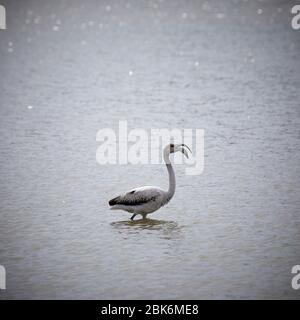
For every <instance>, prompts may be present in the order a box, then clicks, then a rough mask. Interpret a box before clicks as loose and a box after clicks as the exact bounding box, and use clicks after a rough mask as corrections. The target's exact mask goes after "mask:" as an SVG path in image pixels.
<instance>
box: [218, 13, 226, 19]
mask: <svg viewBox="0 0 300 320" xmlns="http://www.w3.org/2000/svg"><path fill="white" fill-rule="evenodd" d="M216 16H217V18H218V19H224V18H225V14H224V13H217V15H216Z"/></svg>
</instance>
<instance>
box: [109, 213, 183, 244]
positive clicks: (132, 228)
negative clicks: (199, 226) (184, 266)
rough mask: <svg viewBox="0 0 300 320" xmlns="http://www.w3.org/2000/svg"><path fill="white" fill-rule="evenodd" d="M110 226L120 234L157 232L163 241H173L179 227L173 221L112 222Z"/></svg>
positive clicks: (177, 234) (178, 232)
mask: <svg viewBox="0 0 300 320" xmlns="http://www.w3.org/2000/svg"><path fill="white" fill-rule="evenodd" d="M111 226H112V227H113V228H115V229H117V230H119V231H120V232H121V233H123V232H126V233H128V234H134V233H140V232H141V231H143V230H148V231H150V232H151V231H153V232H156V231H158V232H159V236H160V237H162V238H164V239H173V238H176V237H178V236H179V235H180V232H181V227H180V226H179V225H178V223H177V222H175V221H166V220H157V219H148V218H146V219H138V220H134V221H132V220H124V221H116V222H112V223H111ZM151 233H152V232H151Z"/></svg>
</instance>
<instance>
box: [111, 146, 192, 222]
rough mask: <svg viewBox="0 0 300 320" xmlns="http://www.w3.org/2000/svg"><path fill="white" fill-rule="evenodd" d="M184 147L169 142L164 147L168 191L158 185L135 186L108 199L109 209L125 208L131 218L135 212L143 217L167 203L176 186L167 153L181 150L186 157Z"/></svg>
mask: <svg viewBox="0 0 300 320" xmlns="http://www.w3.org/2000/svg"><path fill="white" fill-rule="evenodd" d="M184 147H187V146H186V145H184V144H178V145H174V144H170V145H168V146H166V147H165V149H164V161H165V163H166V166H167V170H168V173H169V189H168V191H164V190H162V189H161V188H159V187H153V186H145V187H140V188H136V189H133V190H130V191H128V192H126V193H124V194H121V195H119V196H118V197H116V198H113V199H111V200H110V201H109V205H110V206H111V209H112V210H125V211H127V212H130V213H133V215H132V217H131V219H132V220H133V218H134V217H135V216H136V215H137V214H140V215H142V216H143V218H145V217H146V215H147V214H149V213H152V212H154V211H156V210H158V209H159V208H161V207H162V206H164V205H165V204H167V203H168V202H169V201H170V200H171V198H172V197H173V195H174V193H175V188H176V181H175V174H174V170H173V168H172V165H171V163H170V159H169V155H170V153H174V152H178V151H181V152H182V153H183V154H184V155H185V156H186V157H188V155H187V152H186V150H185V149H184ZM187 148H188V147H187ZM188 149H189V148H188Z"/></svg>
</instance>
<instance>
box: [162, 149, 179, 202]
mask: <svg viewBox="0 0 300 320" xmlns="http://www.w3.org/2000/svg"><path fill="white" fill-rule="evenodd" d="M169 156H170V152H164V161H165V163H166V166H167V170H168V174H169V189H168V192H167V199H166V201H170V199H171V198H172V197H173V196H174V193H175V188H176V179H175V173H174V170H173V167H172V164H171V162H170V158H169Z"/></svg>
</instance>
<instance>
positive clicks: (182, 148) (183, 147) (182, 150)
mask: <svg viewBox="0 0 300 320" xmlns="http://www.w3.org/2000/svg"><path fill="white" fill-rule="evenodd" d="M185 148H187V149H188V150H189V151H190V153H192V151H191V149H190V148H189V147H188V146H187V145H186V144H184V143H183V144H182V145H181V152H182V153H183V154H184V155H185V156H186V157H187V158H189V155H188V153H187V151H186V150H185Z"/></svg>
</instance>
